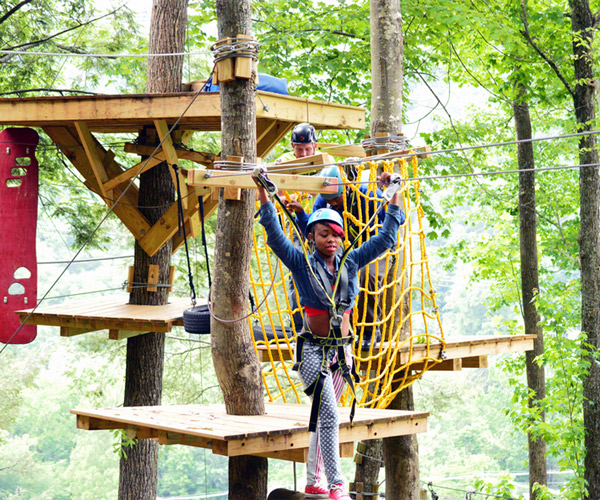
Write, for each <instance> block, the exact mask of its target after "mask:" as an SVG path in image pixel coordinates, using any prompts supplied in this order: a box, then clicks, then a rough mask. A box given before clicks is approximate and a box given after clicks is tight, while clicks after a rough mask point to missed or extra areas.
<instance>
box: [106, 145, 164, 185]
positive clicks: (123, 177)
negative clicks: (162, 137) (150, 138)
mask: <svg viewBox="0 0 600 500" xmlns="http://www.w3.org/2000/svg"><path fill="white" fill-rule="evenodd" d="M163 161H165V154H164V153H162V152H161V153H158V154H156V155H155V156H154V157H153V158H150V159H146V160H142V161H141V162H139V163H137V164H136V165H134V166H133V167H131V168H128V169H127V170H125V171H124V172H121V173H120V174H119V175H117V176H115V177H112V178H111V179H109V180H108V181H106V182H105V183H104V189H105V190H107V191H108V190H110V189H114V188H116V187H117V186H119V185H120V184H123V183H124V182H127V181H129V180H130V179H133V178H134V177H136V176H137V175H138V174H140V173H141V172H142V171H144V172H147V171H148V170H150V169H151V168H152V167H156V165H160V164H161V163H162V162H163Z"/></svg>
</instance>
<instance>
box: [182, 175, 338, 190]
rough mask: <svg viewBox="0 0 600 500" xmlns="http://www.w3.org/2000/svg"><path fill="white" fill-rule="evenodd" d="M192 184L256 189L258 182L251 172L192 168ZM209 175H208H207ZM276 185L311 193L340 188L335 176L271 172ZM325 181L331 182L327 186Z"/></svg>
mask: <svg viewBox="0 0 600 500" xmlns="http://www.w3.org/2000/svg"><path fill="white" fill-rule="evenodd" d="M188 175H189V176H188V179H189V185H190V186H204V187H223V188H224V187H235V188H241V189H256V184H254V181H253V180H252V177H251V175H250V174H249V173H240V174H239V175H235V173H233V172H220V171H218V170H211V171H210V172H208V171H206V170H190V171H189V173H188ZM207 175H208V177H207ZM269 179H271V180H272V181H273V182H274V183H275V185H276V186H277V187H278V188H279V189H281V190H284V191H307V192H309V193H335V192H336V191H337V189H338V187H337V185H332V184H333V183H336V182H337V179H336V178H335V177H317V176H308V175H289V174H269ZM325 182H329V183H331V184H330V185H328V186H326V185H325Z"/></svg>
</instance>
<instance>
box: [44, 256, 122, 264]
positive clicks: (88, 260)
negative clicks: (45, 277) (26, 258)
mask: <svg viewBox="0 0 600 500" xmlns="http://www.w3.org/2000/svg"><path fill="white" fill-rule="evenodd" d="M132 257H133V255H117V256H114V257H90V258H88V259H80V260H76V261H73V262H72V264H79V263H80V262H98V261H101V260H116V259H130V258H132ZM69 262H71V261H69V260H52V261H46V262H38V266H41V265H46V264H68V263H69Z"/></svg>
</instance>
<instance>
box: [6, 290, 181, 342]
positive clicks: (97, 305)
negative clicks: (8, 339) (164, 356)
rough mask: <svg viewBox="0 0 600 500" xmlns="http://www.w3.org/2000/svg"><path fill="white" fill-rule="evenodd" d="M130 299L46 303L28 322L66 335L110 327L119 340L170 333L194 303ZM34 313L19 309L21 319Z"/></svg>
mask: <svg viewBox="0 0 600 500" xmlns="http://www.w3.org/2000/svg"><path fill="white" fill-rule="evenodd" d="M127 300H128V298H127V297H126V296H123V297H101V298H97V299H94V300H86V301H79V302H67V303H63V304H58V305H50V306H44V305H43V304H42V305H41V306H40V307H38V308H37V309H36V310H35V312H34V313H33V314H32V315H31V316H30V317H29V319H28V320H27V323H26V324H28V325H49V326H58V327H60V334H61V336H63V337H72V336H74V335H80V334H83V333H88V332H95V331H98V330H108V332H109V333H108V336H109V338H110V339H113V340H119V339H123V338H127V337H133V336H135V335H141V334H143V333H147V332H163V333H166V332H170V331H171V329H172V328H173V327H174V326H183V311H184V310H185V309H187V308H188V307H190V306H191V303H190V299H189V297H188V298H181V297H170V298H169V303H168V304H166V305H164V306H136V305H131V304H128V303H127ZM30 312H31V309H27V310H23V311H16V313H17V314H18V315H19V316H20V318H21V321H23V320H24V319H25V318H26V317H27V315H28V314H29V313H30Z"/></svg>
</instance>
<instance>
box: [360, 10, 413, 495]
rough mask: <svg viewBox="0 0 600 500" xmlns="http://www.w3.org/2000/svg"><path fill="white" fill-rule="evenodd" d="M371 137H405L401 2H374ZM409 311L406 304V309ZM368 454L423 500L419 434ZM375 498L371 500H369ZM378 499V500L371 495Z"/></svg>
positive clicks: (401, 397) (406, 395) (403, 490)
mask: <svg viewBox="0 0 600 500" xmlns="http://www.w3.org/2000/svg"><path fill="white" fill-rule="evenodd" d="M370 5H371V77H372V82H373V83H372V98H371V99H372V100H371V126H370V133H371V137H375V136H376V135H377V134H378V133H386V134H389V135H400V134H401V131H402V90H403V85H404V73H403V70H404V40H403V36H402V13H401V10H400V1H399V0H371V4H370ZM403 309H404V305H403ZM390 408H396V409H402V410H413V409H414V403H413V393H412V387H408V388H406V389H405V390H403V391H401V392H400V393H399V394H398V395H397V396H396V398H395V399H394V401H393V402H392V404H391V405H390ZM365 455H368V456H373V457H378V456H381V455H383V459H384V463H385V468H386V469H385V470H386V474H385V479H386V481H385V497H386V498H387V499H389V500H394V499H402V500H411V499H415V500H416V499H418V498H419V491H420V484H419V456H418V443H417V438H416V436H414V435H409V436H399V437H394V438H386V439H384V440H383V444H382V442H381V440H377V441H367V449H366V451H365ZM373 462H375V461H374V460H369V459H366V460H363V463H364V465H360V464H359V465H357V467H356V476H355V483H356V482H358V481H359V478H360V479H362V482H363V490H364V491H367V492H373V491H377V490H376V489H373V488H376V487H377V483H378V474H379V467H378V466H374V463H373ZM365 498H369V497H365ZM371 498H374V497H371Z"/></svg>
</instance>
